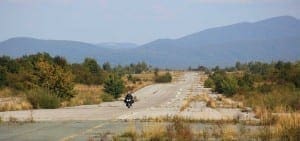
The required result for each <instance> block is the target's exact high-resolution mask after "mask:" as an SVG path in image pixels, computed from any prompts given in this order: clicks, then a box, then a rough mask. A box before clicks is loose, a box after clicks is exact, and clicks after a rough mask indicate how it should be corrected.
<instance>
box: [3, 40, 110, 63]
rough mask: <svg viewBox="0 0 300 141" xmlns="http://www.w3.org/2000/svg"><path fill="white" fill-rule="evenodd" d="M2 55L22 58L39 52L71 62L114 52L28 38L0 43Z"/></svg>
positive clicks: (68, 42)
mask: <svg viewBox="0 0 300 141" xmlns="http://www.w3.org/2000/svg"><path fill="white" fill-rule="evenodd" d="M0 50H1V51H0V55H9V56H12V57H20V56H23V55H28V54H35V53H38V52H47V53H49V54H51V55H53V56H55V55H59V56H64V57H66V58H67V59H68V60H69V61H71V62H79V61H83V59H84V58H85V57H94V58H98V57H100V56H105V55H110V54H111V53H112V51H111V50H110V49H107V48H105V47H99V46H96V45H93V44H89V43H83V42H77V41H65V40H41V39H34V38H27V37H17V38H11V39H8V40H6V41H3V42H0Z"/></svg>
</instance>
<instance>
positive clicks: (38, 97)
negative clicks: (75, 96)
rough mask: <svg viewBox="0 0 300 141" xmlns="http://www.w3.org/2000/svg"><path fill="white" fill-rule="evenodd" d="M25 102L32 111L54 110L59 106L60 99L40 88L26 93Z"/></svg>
mask: <svg viewBox="0 0 300 141" xmlns="http://www.w3.org/2000/svg"><path fill="white" fill-rule="evenodd" d="M27 100H28V101H29V102H30V103H31V105H32V106H33V108H34V109H38V108H45V109H55V108H58V107H59V106H60V99H59V98H58V97H57V96H55V95H54V94H52V93H50V92H49V91H47V90H44V89H41V88H38V89H33V90H30V91H28V92H27Z"/></svg>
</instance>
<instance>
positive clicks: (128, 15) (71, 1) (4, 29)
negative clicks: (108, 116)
mask: <svg viewBox="0 0 300 141" xmlns="http://www.w3.org/2000/svg"><path fill="white" fill-rule="evenodd" d="M283 15H289V16H294V17H296V18H298V19H300V0H147V1H146V0H0V41H3V40H6V39H9V38H11V37H34V38H40V39H58V40H75V41H84V42H89V43H99V42H133V43H137V44H144V43H147V42H150V41H153V40H156V39H159V38H179V37H182V36H184V35H188V34H191V33H195V32H199V31H201V30H204V29H207V28H211V27H216V26H223V25H229V24H234V23H238V22H245V21H248V22H255V21H258V20H262V19H265V18H270V17H275V16H283Z"/></svg>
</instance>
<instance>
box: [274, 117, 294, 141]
mask: <svg viewBox="0 0 300 141" xmlns="http://www.w3.org/2000/svg"><path fill="white" fill-rule="evenodd" d="M274 130H275V131H274V133H275V136H278V137H279V138H280V139H281V140H289V141H299V140H300V114H299V113H292V114H284V115H281V116H279V118H278V121H277V123H276V124H275V125H274Z"/></svg>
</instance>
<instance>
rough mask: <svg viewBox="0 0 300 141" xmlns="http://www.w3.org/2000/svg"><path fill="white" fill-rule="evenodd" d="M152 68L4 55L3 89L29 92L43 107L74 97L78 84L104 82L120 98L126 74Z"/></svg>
mask: <svg viewBox="0 0 300 141" xmlns="http://www.w3.org/2000/svg"><path fill="white" fill-rule="evenodd" d="M150 68H151V66H149V65H147V64H146V63H145V62H139V63H137V64H130V65H126V66H121V65H117V66H112V65H111V64H110V63H109V62H105V63H103V65H100V64H98V63H97V61H96V60H95V59H92V58H85V59H84V61H83V62H82V63H73V64H71V63H68V62H67V60H66V59H65V58H63V57H60V56H55V57H52V56H50V55H49V54H48V53H37V54H33V55H25V56H23V57H20V58H15V59H13V58H10V57H8V56H2V57H0V89H1V88H10V89H13V90H17V91H24V92H26V93H27V98H28V100H29V101H30V102H31V103H32V104H33V106H34V107H35V108H39V107H41V108H43V105H45V103H46V104H47V103H48V104H51V103H57V102H59V100H69V99H70V98H72V97H74V95H75V92H74V91H73V88H74V84H75V83H81V84H87V85H99V84H103V85H104V87H105V92H107V93H109V94H112V95H113V96H114V97H115V98H118V97H119V96H120V94H121V93H122V92H124V90H125V86H124V81H123V80H122V76H124V75H125V74H137V73H142V72H146V71H149V70H150ZM37 93H38V94H37ZM43 99H44V100H45V99H52V102H51V100H50V102H49V101H48V102H45V101H46V100H45V101H44V102H42V101H43ZM44 107H49V105H46V106H44ZM50 107H51V105H50ZM52 107H53V106H52ZM54 108H55V107H54Z"/></svg>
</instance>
